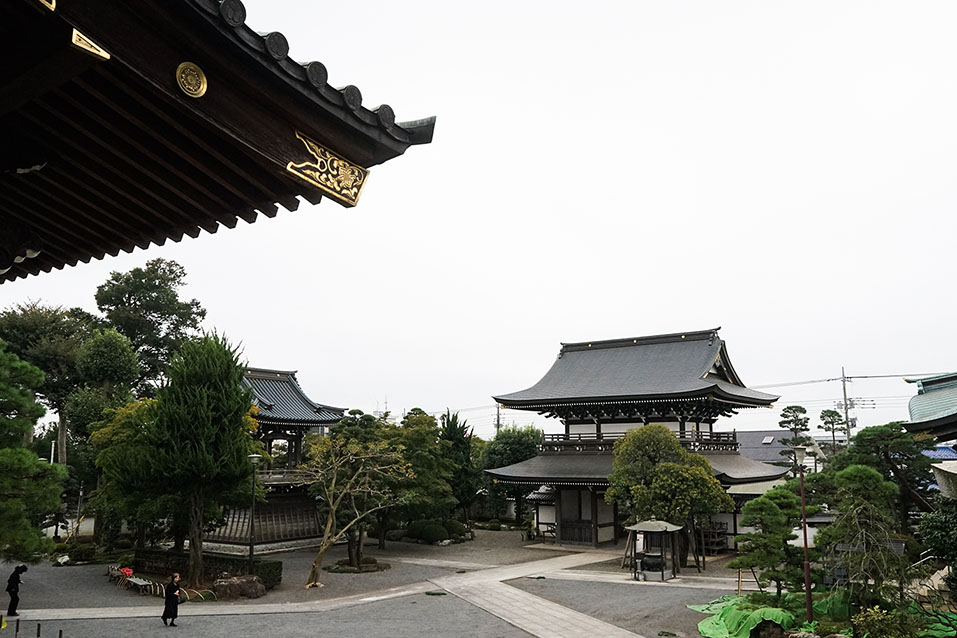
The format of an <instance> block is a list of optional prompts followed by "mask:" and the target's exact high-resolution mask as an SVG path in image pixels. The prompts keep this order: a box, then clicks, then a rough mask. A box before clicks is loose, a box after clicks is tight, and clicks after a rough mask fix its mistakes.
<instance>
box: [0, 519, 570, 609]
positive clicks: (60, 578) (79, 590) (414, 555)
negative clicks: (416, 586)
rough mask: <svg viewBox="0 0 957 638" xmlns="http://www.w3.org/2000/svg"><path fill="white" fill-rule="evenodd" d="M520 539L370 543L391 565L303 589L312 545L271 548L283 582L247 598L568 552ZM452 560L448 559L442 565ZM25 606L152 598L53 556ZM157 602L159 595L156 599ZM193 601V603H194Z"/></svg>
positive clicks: (39, 570) (298, 598)
mask: <svg viewBox="0 0 957 638" xmlns="http://www.w3.org/2000/svg"><path fill="white" fill-rule="evenodd" d="M527 544H528V543H526V542H524V541H522V536H521V532H506V531H503V532H490V531H486V530H476V540H474V541H470V542H467V543H461V544H459V545H449V546H447V547H439V546H434V545H418V544H412V543H400V542H389V543H387V545H386V549H385V550H384V551H380V550H378V549H377V548H376V547H375V546H374V545H367V546H366V553H367V554H369V555H370V556H375V557H376V558H377V559H379V560H380V561H384V562H387V563H389V564H390V565H391V569H387V570H385V571H381V572H373V573H368V574H332V573H329V572H323V576H322V581H321V582H322V583H323V585H325V586H324V587H320V588H313V589H305V588H304V587H303V585H304V584H305V582H306V579H307V578H308V576H309V570H310V569H311V567H312V561H313V558H314V557H315V551H314V550H296V551H291V552H282V553H274V554H270V555H269V558H275V559H277V560H281V561H282V562H283V575H282V580H283V582H282V583H281V584H280V585H278V586H277V587H275V588H273V589H272V590H270V591H269V593H268V594H267V595H266V596H263V597H262V598H258V599H256V600H253V601H248V600H244V601H242V603H243V604H249V603H284V602H307V601H312V600H327V599H330V598H339V597H342V596H350V595H353V594H359V593H366V592H376V591H381V590H384V589H389V588H392V587H399V586H402V585H408V584H412V583H418V582H422V581H425V580H428V579H430V578H436V577H439V576H446V575H449V574H454V573H456V572H457V571H458V570H459V569H460V568H461V567H462V566H461V565H456V564H455V563H462V562H465V563H472V564H474V565H476V566H477V565H488V566H493V565H510V564H514V563H521V562H527V561H532V560H540V559H543V558H549V557H552V556H562V555H565V554H568V553H569V552H559V551H555V550H551V549H544V550H543V549H529V548H527V547H526V545H527ZM345 555H346V548H345V546H344V545H339V546H336V547H334V548H333V549H332V550H330V551H329V553H328V554H326V557H325V560H324V564H325V565H331V564H333V563H334V562H335V561H336V560H338V559H340V558H344V557H345ZM393 557H394V558H397V559H401V558H408V559H411V560H420V559H421V560H424V561H425V562H427V563H428V564H425V565H423V564H415V563H409V562H401V561H400V560H395V561H391V560H390V558H393ZM445 561H448V562H449V563H451V564H449V565H446V566H443V563H444V562H445ZM14 565H15V563H6V562H0V574H2V575H3V577H4V578H5V577H6V576H7V575H9V573H10V572H12V571H13V567H14ZM20 598H21V602H20V608H21V609H52V608H72V607H134V606H141V605H143V604H149V601H150V600H151V599H149V598H145V597H143V596H140V595H138V594H136V593H134V592H132V591H128V590H124V589H120V588H118V587H116V586H115V585H112V584H110V582H109V581H108V579H107V577H106V566H105V565H79V566H74V567H53V566H51V565H50V563H49V562H42V563H40V564H37V565H31V566H30V570H29V571H28V572H27V573H26V574H25V575H24V584H23V586H22V587H21V591H20ZM156 602H157V604H160V601H159V600H158V599H157V600H156ZM191 604H192V603H191ZM195 604H198V605H211V604H216V605H230V604H234V603H230V602H218V603H195Z"/></svg>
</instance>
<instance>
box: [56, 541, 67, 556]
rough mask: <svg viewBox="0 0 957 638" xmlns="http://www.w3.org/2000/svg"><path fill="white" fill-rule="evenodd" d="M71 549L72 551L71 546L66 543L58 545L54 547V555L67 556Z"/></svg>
mask: <svg viewBox="0 0 957 638" xmlns="http://www.w3.org/2000/svg"><path fill="white" fill-rule="evenodd" d="M69 549H70V546H69V545H67V544H66V543H57V544H56V545H54V546H53V553H54V554H66V553H67V551H69Z"/></svg>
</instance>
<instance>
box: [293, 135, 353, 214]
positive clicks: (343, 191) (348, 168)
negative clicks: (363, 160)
mask: <svg viewBox="0 0 957 638" xmlns="http://www.w3.org/2000/svg"><path fill="white" fill-rule="evenodd" d="M296 137H298V138H299V139H300V140H302V143H303V144H305V145H306V150H307V151H309V154H310V155H312V157H313V158H314V160H315V161H312V162H301V163H298V164H297V163H295V162H289V163H288V164H287V165H286V170H287V171H289V172H290V173H292V174H293V175H295V176H296V177H298V178H299V179H302V180H304V181H306V182H308V183H310V184H312V185H313V186H315V187H317V188H319V189H321V190H322V191H324V192H325V193H327V194H328V195H329V196H330V197H331V198H332V199H334V200H336V201H337V202H339V203H340V204H343V205H344V206H355V205H356V203H357V202H358V201H359V195H360V194H361V193H362V187H363V186H364V185H365V182H366V179H367V178H368V176H369V171H368V170H366V169H364V168H362V167H361V166H358V165H356V164H353V163H351V162H348V161H346V160H344V159H343V158H341V157H339V156H338V155H336V154H335V153H333V152H332V151H330V150H328V149H326V148H323V147H322V146H320V145H319V144H317V143H316V142H315V141H313V140H311V139H309V138H308V137H306V136H305V135H303V134H302V133H300V132H299V131H296Z"/></svg>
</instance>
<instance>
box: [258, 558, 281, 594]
mask: <svg viewBox="0 0 957 638" xmlns="http://www.w3.org/2000/svg"><path fill="white" fill-rule="evenodd" d="M253 574H255V575H256V576H259V580H261V581H263V585H265V587H266V589H272V588H273V587H275V586H276V585H278V584H279V583H281V582H282V561H281V560H257V561H256V563H255V564H254V565H253Z"/></svg>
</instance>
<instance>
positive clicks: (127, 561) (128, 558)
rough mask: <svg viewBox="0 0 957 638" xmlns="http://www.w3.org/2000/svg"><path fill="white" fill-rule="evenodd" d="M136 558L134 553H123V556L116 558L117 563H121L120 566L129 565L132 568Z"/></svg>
mask: <svg viewBox="0 0 957 638" xmlns="http://www.w3.org/2000/svg"><path fill="white" fill-rule="evenodd" d="M134 558H135V557H134V556H133V554H123V555H122V556H120V557H119V558H117V559H116V564H117V565H119V566H120V567H129V568H130V569H133V560H134Z"/></svg>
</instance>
